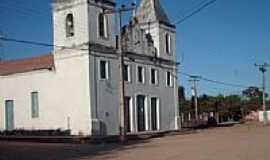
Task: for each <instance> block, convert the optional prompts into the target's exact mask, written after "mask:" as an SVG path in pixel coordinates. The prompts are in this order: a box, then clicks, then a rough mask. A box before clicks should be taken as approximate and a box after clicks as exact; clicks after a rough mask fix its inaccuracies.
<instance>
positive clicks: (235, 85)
mask: <svg viewBox="0 0 270 160" xmlns="http://www.w3.org/2000/svg"><path fill="white" fill-rule="evenodd" d="M177 73H179V74H182V75H184V76H187V77H194V75H192V74H189V73H185V72H180V71H178V72H177ZM198 79H200V80H203V81H207V82H211V83H215V84H220V85H224V86H230V87H237V88H249V87H250V86H246V85H241V84H234V83H227V82H223V81H218V80H213V79H209V78H205V77H203V76H198Z"/></svg>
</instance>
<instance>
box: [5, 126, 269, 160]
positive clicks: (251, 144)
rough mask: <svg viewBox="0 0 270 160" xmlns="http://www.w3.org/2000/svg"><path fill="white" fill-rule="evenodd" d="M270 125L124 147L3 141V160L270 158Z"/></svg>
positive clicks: (171, 137) (150, 141)
mask: <svg viewBox="0 0 270 160" xmlns="http://www.w3.org/2000/svg"><path fill="white" fill-rule="evenodd" d="M269 149H270V127H262V126H260V125H254V124H249V125H247V124H245V125H237V126H234V127H228V128H216V129H210V130H204V131H200V132H199V133H196V134H191V135H179V136H168V137H163V138H157V139H152V140H147V141H139V142H136V143H135V142H134V143H133V144H129V145H125V146H121V145H117V144H108V145H97V146H93V145H75V144H39V143H16V142H1V141H0V160H17V159H18V160H89V159H93V160H103V159H104V160H105V159H106V160H269V159H270V150H269Z"/></svg>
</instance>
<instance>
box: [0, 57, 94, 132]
mask: <svg viewBox="0 0 270 160" xmlns="http://www.w3.org/2000/svg"><path fill="white" fill-rule="evenodd" d="M55 59H56V60H55V67H56V69H55V71H48V70H40V71H33V72H28V73H20V74H14V75H9V76H3V77H0V106H1V107H0V130H4V129H5V100H14V122H15V128H16V129H27V130H29V129H30V130H31V129H58V128H60V129H64V130H65V129H68V126H69V124H68V123H69V122H68V119H70V129H71V131H72V134H79V133H83V134H90V131H91V123H90V118H91V117H90V99H89V83H88V82H89V71H88V68H89V67H88V66H89V63H88V55H79V56H78V55H76V56H74V55H68V56H56V57H55ZM33 91H37V92H38V93H39V117H38V118H32V117H31V92H33Z"/></svg>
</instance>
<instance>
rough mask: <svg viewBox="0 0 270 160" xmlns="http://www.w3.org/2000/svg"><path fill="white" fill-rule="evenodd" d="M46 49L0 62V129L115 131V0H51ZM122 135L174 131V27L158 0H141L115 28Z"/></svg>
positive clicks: (77, 132)
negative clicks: (50, 33) (122, 86)
mask: <svg viewBox="0 0 270 160" xmlns="http://www.w3.org/2000/svg"><path fill="white" fill-rule="evenodd" d="M52 5H53V37H54V38H53V43H54V48H53V51H52V52H51V53H49V54H46V55H42V56H35V57H30V58H25V59H17V60H9V61H0V130H2V131H4V130H9V131H11V130H17V129H23V130H57V129H61V130H70V131H71V134H72V135H86V136H91V135H117V134H119V94H120V90H119V80H120V78H119V75H120V74H119V52H118V48H119V43H117V42H118V40H117V36H116V35H117V34H118V31H117V26H118V24H117V21H116V18H117V17H116V15H115V14H104V10H113V9H115V7H116V4H115V1H114V0H54V1H53V4H52ZM121 35H122V39H123V40H122V42H123V43H122V48H123V54H124V67H123V68H124V72H123V74H124V76H123V77H124V81H125V98H124V102H125V103H124V104H125V117H126V121H125V122H126V129H127V132H129V133H134V134H136V133H140V132H155V131H156V132H160V131H168V130H177V129H180V123H179V121H180V118H179V108H178V107H179V106H178V103H177V98H178V96H177V93H178V90H177V79H176V75H177V63H176V27H175V26H174V25H173V24H172V23H171V21H170V20H169V18H168V16H167V14H166V13H165V11H164V9H163V7H162V6H161V4H160V2H159V0H141V2H140V4H139V6H138V8H137V9H136V11H134V13H133V15H132V17H130V22H129V23H128V24H127V25H125V26H124V27H123V28H122V29H121Z"/></svg>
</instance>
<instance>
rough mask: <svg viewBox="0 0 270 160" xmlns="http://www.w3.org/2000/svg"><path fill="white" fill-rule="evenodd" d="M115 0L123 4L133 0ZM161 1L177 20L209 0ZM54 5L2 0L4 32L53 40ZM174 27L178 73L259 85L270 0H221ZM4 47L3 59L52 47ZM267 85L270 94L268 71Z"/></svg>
mask: <svg viewBox="0 0 270 160" xmlns="http://www.w3.org/2000/svg"><path fill="white" fill-rule="evenodd" d="M116 1H117V3H118V5H119V4H122V3H125V4H128V3H131V1H132V0H116ZM160 1H161V4H162V5H163V8H164V9H165V11H166V12H167V14H168V16H169V17H170V20H171V21H172V22H176V21H177V20H179V19H182V18H183V17H184V16H185V15H187V14H188V13H190V12H189V11H191V10H192V8H196V7H198V4H200V3H202V2H203V1H205V0H160ZM209 1H210V0H209ZM50 3H51V0H38V1H37V0H27V1H25V0H12V1H11V0H1V1H0V20H1V22H0V34H2V35H3V36H4V37H8V38H16V39H22V40H30V41H38V42H44V43H49V44H52V43H53V42H52V36H53V32H52V17H51V5H50ZM137 3H139V0H138V1H137ZM176 27H177V40H176V41H177V42H176V43H177V51H176V52H177V61H178V62H180V63H181V65H180V66H179V68H178V69H179V71H181V72H185V73H189V74H193V75H200V76H203V77H205V78H208V79H212V80H218V81H223V82H228V83H233V84H241V85H245V86H260V85H261V73H260V72H259V71H258V69H257V68H256V67H255V66H254V64H255V63H263V62H270V1H269V0H217V1H216V2H215V3H214V4H212V5H210V6H208V7H207V8H205V9H204V10H202V11H201V12H199V13H198V14H196V15H194V16H192V17H190V18H188V19H187V20H186V21H184V22H183V23H181V24H178V25H177V26H176ZM0 46H1V47H0V57H1V58H2V59H17V58H23V57H30V56H34V55H40V54H46V53H49V52H51V50H52V48H50V47H41V46H31V45H25V44H16V43H13V42H6V41H4V42H3V41H0ZM269 69H270V68H269ZM177 78H178V83H179V85H182V86H184V87H185V90H186V96H187V97H189V96H190V95H191V83H190V82H189V81H188V80H189V78H187V77H185V76H183V75H181V74H179V75H178V76H177ZM266 84H267V86H269V87H268V88H267V91H268V92H270V72H268V74H267V82H266ZM243 89H244V88H237V87H231V86H224V85H219V84H214V83H210V82H206V81H200V82H199V83H198V92H199V94H209V95H217V94H224V95H229V94H239V93H241V91H242V90H243Z"/></svg>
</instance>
